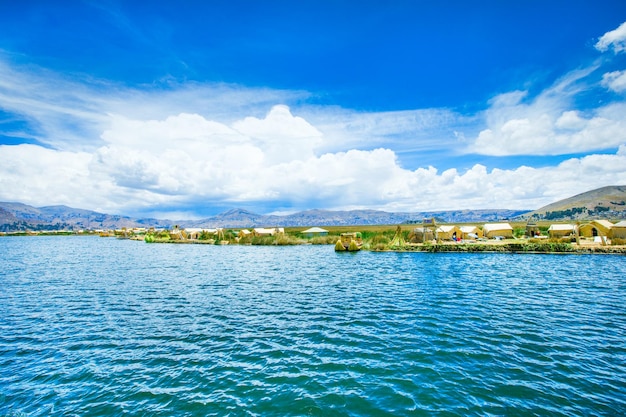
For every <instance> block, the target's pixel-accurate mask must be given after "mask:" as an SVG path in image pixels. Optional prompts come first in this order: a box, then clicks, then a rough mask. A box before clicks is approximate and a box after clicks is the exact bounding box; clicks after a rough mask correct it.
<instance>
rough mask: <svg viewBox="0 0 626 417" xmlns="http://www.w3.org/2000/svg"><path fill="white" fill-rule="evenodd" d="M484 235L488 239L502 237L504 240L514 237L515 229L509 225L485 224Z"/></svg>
mask: <svg viewBox="0 0 626 417" xmlns="http://www.w3.org/2000/svg"><path fill="white" fill-rule="evenodd" d="M483 234H484V236H485V237H486V238H487V239H492V238H495V237H496V236H501V237H503V238H512V237H513V227H512V226H511V225H510V224H508V223H485V225H484V226H483Z"/></svg>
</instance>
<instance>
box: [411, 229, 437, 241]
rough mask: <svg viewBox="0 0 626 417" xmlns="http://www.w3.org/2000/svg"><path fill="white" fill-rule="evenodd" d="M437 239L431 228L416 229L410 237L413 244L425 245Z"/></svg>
mask: <svg viewBox="0 0 626 417" xmlns="http://www.w3.org/2000/svg"><path fill="white" fill-rule="evenodd" d="M434 238H435V234H434V230H433V228H431V227H416V228H415V229H413V231H412V232H411V234H410V235H409V241H410V242H411V243H423V242H427V241H429V240H433V239H434Z"/></svg>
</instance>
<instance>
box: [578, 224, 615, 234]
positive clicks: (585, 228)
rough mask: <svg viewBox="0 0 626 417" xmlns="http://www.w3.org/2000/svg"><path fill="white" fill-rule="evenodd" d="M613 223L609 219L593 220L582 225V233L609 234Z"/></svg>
mask: <svg viewBox="0 0 626 417" xmlns="http://www.w3.org/2000/svg"><path fill="white" fill-rule="evenodd" d="M612 228H613V223H611V222H610V221H608V220H592V221H590V222H589V223H585V224H583V225H581V226H580V228H579V230H580V232H579V233H580V235H581V236H584V237H596V236H609V234H610V232H611V229H612Z"/></svg>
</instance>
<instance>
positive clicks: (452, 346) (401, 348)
mask: <svg viewBox="0 0 626 417" xmlns="http://www.w3.org/2000/svg"><path fill="white" fill-rule="evenodd" d="M0 263H1V268H0V416H48V415H57V416H61V415H63V416H87V415H123V414H124V415H156V414H160V415H167V416H205V415H207V416H211V415H215V416H224V415H230V416H272V415H275V416H296V415H297V416H301V415H313V416H334V415H336V416H385V415H389V416H403V415H417V416H420V415H423V416H433V415H434V416H489V415H498V416H499V415H517V416H524V415H529V416H531V415H537V416H581V415H584V416H591V415H597V416H619V415H626V257H623V256H607V255H604V256H603V255H522V254H460V253H452V254H441V253H438V254H427V253H370V252H359V253H335V252H334V251H333V247H332V246H296V247H259V246H212V245H167V244H152V245H149V244H145V243H143V242H135V241H128V240H117V239H113V238H99V237H3V238H0Z"/></svg>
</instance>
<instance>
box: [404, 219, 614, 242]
mask: <svg viewBox="0 0 626 417" xmlns="http://www.w3.org/2000/svg"><path fill="white" fill-rule="evenodd" d="M525 234H526V236H527V237H539V236H541V232H540V231H539V227H538V226H536V225H535V224H532V223H529V224H528V225H527V227H526V233H525ZM576 235H578V236H580V237H587V238H594V237H605V238H609V239H617V238H619V239H626V220H624V221H621V222H619V223H615V224H614V223H611V222H610V221H608V220H592V221H589V222H588V223H584V224H552V225H550V227H549V228H548V235H547V236H545V237H549V238H562V237H568V236H576ZM413 236H414V240H415V241H417V242H420V241H427V240H434V239H436V240H450V241H455V240H457V241H458V240H477V239H507V238H512V237H513V227H512V226H511V225H510V224H509V223H486V224H484V225H483V226H482V228H481V227H478V226H455V225H440V226H434V225H429V226H422V227H418V228H415V229H414V230H413Z"/></svg>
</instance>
